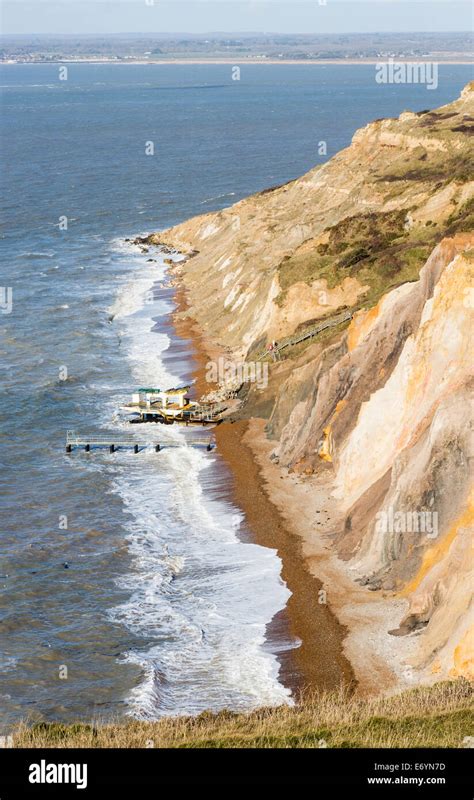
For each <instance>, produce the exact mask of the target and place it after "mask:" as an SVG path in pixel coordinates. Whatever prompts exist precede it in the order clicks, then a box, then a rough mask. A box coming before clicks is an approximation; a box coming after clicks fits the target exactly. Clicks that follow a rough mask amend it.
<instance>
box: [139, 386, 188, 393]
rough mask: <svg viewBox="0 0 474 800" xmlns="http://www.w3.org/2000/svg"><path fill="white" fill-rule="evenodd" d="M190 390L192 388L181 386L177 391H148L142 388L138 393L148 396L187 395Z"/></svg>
mask: <svg viewBox="0 0 474 800" xmlns="http://www.w3.org/2000/svg"><path fill="white" fill-rule="evenodd" d="M190 388H191V387H190V386H180V387H179V388H177V389H147V388H145V387H141V388H140V389H139V390H138V391H139V392H146V393H147V394H186V392H188V391H189V389H190Z"/></svg>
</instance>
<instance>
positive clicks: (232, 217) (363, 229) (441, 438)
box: [158, 85, 474, 680]
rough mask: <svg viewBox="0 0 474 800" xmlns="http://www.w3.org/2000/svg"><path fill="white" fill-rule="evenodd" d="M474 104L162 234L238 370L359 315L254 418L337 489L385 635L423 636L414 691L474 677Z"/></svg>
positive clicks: (399, 126) (417, 118) (295, 349)
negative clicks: (320, 325)
mask: <svg viewBox="0 0 474 800" xmlns="http://www.w3.org/2000/svg"><path fill="white" fill-rule="evenodd" d="M473 97H474V93H473V87H472V85H471V86H470V87H466V89H465V90H464V92H463V93H462V95H461V97H460V98H459V99H458V100H457V101H455V102H454V103H452V104H450V105H449V106H445V107H443V108H441V109H437V110H435V111H432V112H424V113H421V114H413V113H404V114H402V115H401V117H400V118H399V119H398V120H396V119H395V120H392V119H391V120H380V121H377V122H375V123H372V124H370V125H368V126H366V127H365V128H364V129H362V130H360V131H358V132H357V133H356V134H355V136H354V138H353V143H352V145H351V146H350V147H349V148H348V149H347V150H345V151H343V152H341V153H339V154H338V155H337V156H335V157H334V158H333V159H331V160H330V161H329V162H327V163H326V164H325V165H324V166H323V167H319V168H316V169H314V170H312V171H311V172H309V173H308V174H307V175H305V176H303V177H302V178H300V179H298V180H296V181H293V182H291V183H289V184H287V185H285V186H282V187H278V188H275V189H274V190H271V191H267V192H264V193H261V194H259V195H255V196H253V197H250V198H248V199H247V200H243V201H241V202H240V203H238V204H236V205H235V206H233V207H231V208H229V209H226V210H224V211H222V212H219V213H217V214H209V215H206V216H204V217H198V218H195V219H193V220H190V221H189V222H187V223H184V224H183V225H180V226H178V227H176V228H173V229H171V230H170V231H167V232H165V233H164V234H159V235H158V238H159V239H160V240H161V241H164V242H166V243H170V244H172V245H175V246H177V247H181V248H183V249H185V250H187V251H188V252H192V253H193V257H192V258H191V259H190V260H189V261H188V262H187V263H186V264H185V265H184V267H183V277H184V281H185V283H186V286H187V289H188V293H189V299H190V305H191V309H190V314H191V315H192V316H194V317H195V318H196V320H197V321H198V322H199V323H200V324H201V326H203V327H204V328H205V330H206V333H207V335H208V336H209V338H210V339H212V340H213V341H215V342H218V343H219V344H220V345H223V346H225V347H226V348H227V352H230V353H232V354H233V355H234V358H235V359H236V360H239V359H241V358H242V357H244V358H245V357H247V359H249V360H251V359H252V358H253V357H254V356H255V354H256V353H259V352H261V350H262V347H264V346H265V344H266V343H267V342H268V341H272V340H273V339H277V340H278V341H279V342H285V341H289V340H290V339H291V337H295V334H297V333H298V332H303V333H304V331H305V330H309V329H310V328H311V326H313V328H314V327H315V324H316V323H317V322H318V321H320V320H326V319H327V320H331V318H333V317H334V316H335V315H337V314H339V313H340V312H341V310H344V309H349V310H350V311H351V313H352V320H351V321H350V322H349V321H346V322H344V323H342V324H340V325H336V326H335V327H334V328H333V329H331V330H327V331H326V332H325V333H324V335H320V336H319V337H318V336H315V337H314V338H309V339H308V340H307V341H305V342H304V343H303V344H299V345H297V346H289V347H288V349H287V351H286V353H285V356H284V360H283V361H282V362H281V363H279V364H277V365H274V366H272V368H271V371H270V378H269V382H268V387H265V389H264V390H262V389H260V390H257V389H256V388H255V387H254V388H253V389H251V390H250V392H249V393H248V395H247V399H246V411H245V413H246V415H250V414H251V413H252V403H253V404H254V408H255V409H260V408H262V407H263V406H262V401H261V395H262V392H263V394H264V397H265V402H266V406H265V407H269V408H271V409H272V410H271V412H270V413H269V414H268V420H267V432H268V435H269V436H270V437H271V438H272V439H273V440H274V444H275V448H274V457H275V458H276V459H277V460H278V461H279V463H280V464H281V465H283V466H287V467H289V468H290V469H291V470H292V471H294V472H297V473H305V474H306V475H312V476H313V477H312V478H311V480H315V481H318V480H319V477H318V476H320V475H324V476H325V478H326V479H328V477H329V478H330V480H331V482H332V488H331V491H332V493H333V497H334V499H336V500H337V502H338V507H339V511H340V514H341V515H342V518H343V520H345V524H344V525H343V526H342V528H341V530H339V531H338V532H337V535H336V536H335V539H334V542H333V545H332V546H333V548H334V550H335V552H337V553H338V554H339V555H340V556H341V557H343V558H344V559H345V560H347V561H348V562H349V564H348V566H350V568H351V574H352V575H354V576H355V577H358V578H359V580H362V582H363V583H366V584H367V585H368V586H369V587H370V588H372V589H373V590H374V591H381V590H385V591H387V592H389V594H390V596H392V597H399V598H401V599H402V600H403V604H404V608H405V613H403V614H401V615H400V619H399V627H398V629H396V630H393V631H392V632H391V634H390V635H397V636H399V637H400V647H401V648H403V646H404V645H403V637H404V636H405V635H407V634H409V633H410V632H412V631H414V630H416V631H418V632H419V636H418V638H417V641H416V643H415V644H416V646H414V653H412V658H411V667H410V668H413V669H414V670H417V675H418V678H419V680H431V679H439V678H440V677H449V676H458V675H470V674H472V652H471V648H472V637H471V636H470V634H469V629H470V628H469V626H470V622H469V620H470V616H469V613H470V612H469V607H470V599H471V589H470V580H471V573H470V570H471V566H472V557H471V554H470V534H469V530H470V527H471V526H472V512H471V510H470V509H471V506H470V500H469V485H470V482H471V478H472V456H473V452H472V441H471V439H470V438H469V424H470V418H471V415H472V407H471V403H470V390H471V387H472V369H471V359H470V347H471V340H472V330H473V314H474V309H473V306H474V302H472V286H473V285H474V273H473V251H474V248H473V245H474V237H473V235H472V234H470V233H469V231H472V230H473V227H474V225H473V221H474V215H473V204H472V197H473V194H474V181H473V180H472V177H473V176H472V169H471V167H470V164H471V163H472V155H473V154H472V145H471V138H470V136H469V127H470V125H471V120H472V115H473V111H474V100H473ZM259 391H260V394H259ZM258 413H260V412H258ZM386 634H387V635H389V634H388V631H387V632H386Z"/></svg>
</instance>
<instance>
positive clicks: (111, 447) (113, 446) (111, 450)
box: [109, 444, 115, 453]
mask: <svg viewBox="0 0 474 800" xmlns="http://www.w3.org/2000/svg"><path fill="white" fill-rule="evenodd" d="M109 449H110V452H111V453H115V445H114V444H111V445H110V448H109Z"/></svg>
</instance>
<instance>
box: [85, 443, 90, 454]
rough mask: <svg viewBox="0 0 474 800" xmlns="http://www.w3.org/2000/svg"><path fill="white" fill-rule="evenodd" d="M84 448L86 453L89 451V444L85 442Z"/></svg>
mask: <svg viewBox="0 0 474 800" xmlns="http://www.w3.org/2000/svg"><path fill="white" fill-rule="evenodd" d="M84 450H85V451H86V453H90V450H91V446H90V444H86V446H85V448H84Z"/></svg>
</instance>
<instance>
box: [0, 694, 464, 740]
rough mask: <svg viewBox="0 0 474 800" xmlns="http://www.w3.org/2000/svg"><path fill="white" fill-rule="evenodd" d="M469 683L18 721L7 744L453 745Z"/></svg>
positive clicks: (459, 737) (458, 735) (459, 733)
mask: <svg viewBox="0 0 474 800" xmlns="http://www.w3.org/2000/svg"><path fill="white" fill-rule="evenodd" d="M473 694H474V691H473V686H472V684H471V683H469V682H468V681H465V680H458V681H451V682H446V683H439V684H435V685H434V686H431V687H423V688H418V689H413V690H411V691H407V692H403V693H399V694H396V695H392V696H389V697H378V698H360V697H356V696H354V695H350V693H349V692H348V691H347V690H345V689H341V690H339V691H337V692H331V693H327V692H312V693H306V694H305V696H304V698H303V699H302V700H301V702H299V703H298V704H296V705H295V706H294V707H288V706H280V707H278V708H260V709H257V710H256V711H253V712H251V713H249V714H240V713H234V712H231V711H221V712H220V713H217V714H213V713H210V712H205V713H203V714H200V715H199V716H198V717H166V718H164V719H162V720H160V721H159V722H140V721H136V720H130V721H117V722H116V723H101V722H100V721H95V722H93V723H89V724H86V723H82V722H78V723H76V724H71V725H62V724H59V723H49V722H41V723H36V724H30V725H29V724H27V723H25V722H23V723H21V724H20V725H19V726H18V727H17V728H16V729H15V730H14V731H13V741H14V746H15V747H41V748H43V747H45V748H48V747H65V748H67V747H97V748H105V747H125V748H130V747H137V748H144V747H150V746H154V747H176V748H178V747H184V748H240V747H252V748H260V747H263V748H275V747H278V748H288V747H336V748H338V747H351V748H357V747H383V748H392V747H408V748H410V747H461V746H462V742H463V739H464V737H465V736H470V735H472V734H473V733H474V730H473V727H474V726H473V720H474V714H473Z"/></svg>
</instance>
